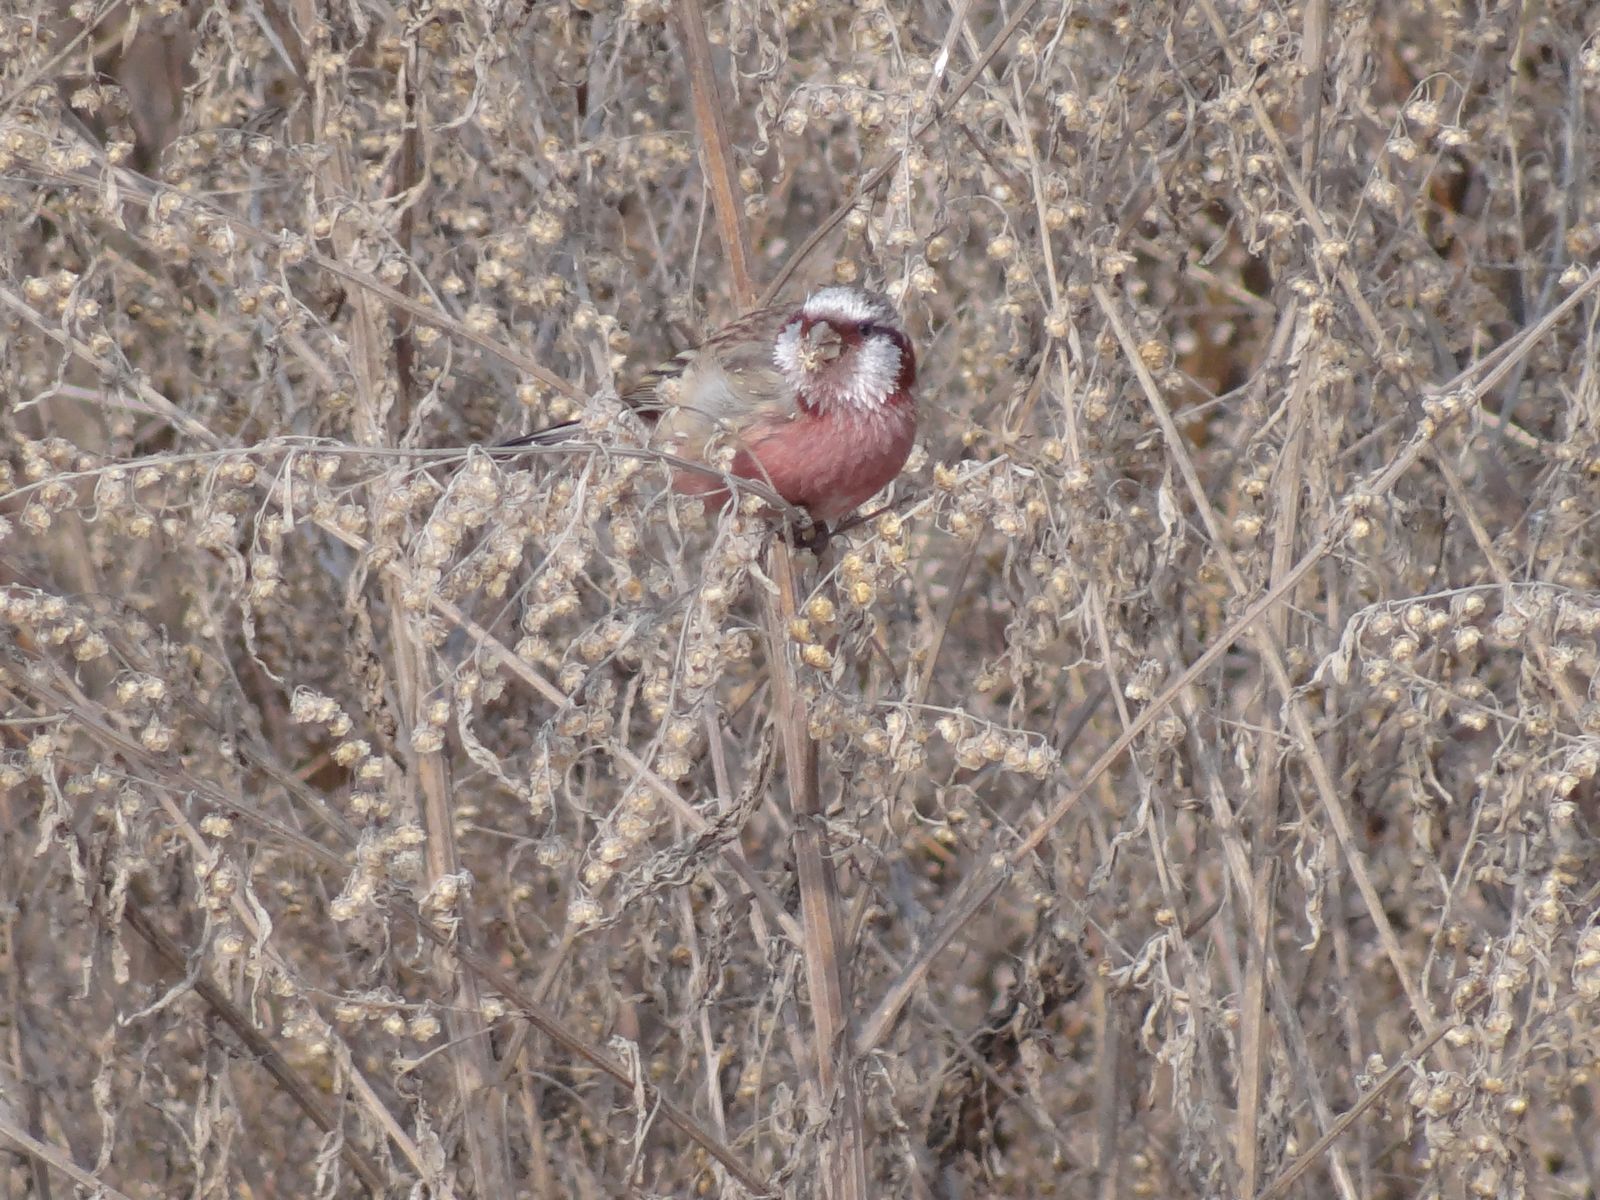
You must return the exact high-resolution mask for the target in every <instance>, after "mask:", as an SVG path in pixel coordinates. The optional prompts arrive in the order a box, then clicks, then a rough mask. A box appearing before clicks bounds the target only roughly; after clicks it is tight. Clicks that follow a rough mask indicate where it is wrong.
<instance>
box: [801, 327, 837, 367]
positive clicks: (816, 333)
mask: <svg viewBox="0 0 1600 1200" xmlns="http://www.w3.org/2000/svg"><path fill="white" fill-rule="evenodd" d="M843 352H844V342H843V340H842V339H841V338H840V337H839V331H838V330H836V329H835V328H834V327H833V326H831V325H828V324H825V323H823V322H820V321H819V322H818V323H817V324H815V325H813V326H812V327H811V328H810V329H808V330H807V331H806V336H805V337H804V339H802V341H801V343H800V355H799V358H800V366H801V368H802V369H803V370H806V371H818V370H821V369H822V368H823V367H824V366H826V365H827V364H828V363H831V362H833V361H834V360H835V359H837V358H838V357H839V355H840V354H842V353H843Z"/></svg>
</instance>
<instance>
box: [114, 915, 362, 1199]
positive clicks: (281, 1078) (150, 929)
mask: <svg viewBox="0 0 1600 1200" xmlns="http://www.w3.org/2000/svg"><path fill="white" fill-rule="evenodd" d="M122 917H123V920H125V921H127V923H128V925H129V926H130V927H131V928H132V929H133V931H134V932H135V933H137V934H138V935H139V936H140V937H141V938H143V939H144V940H145V942H146V943H147V944H148V945H149V946H150V948H151V949H152V950H154V951H155V952H156V954H157V955H159V956H160V958H161V959H162V960H163V961H164V962H165V963H166V964H167V966H168V967H169V968H171V969H172V970H173V971H174V972H175V973H177V974H178V975H179V976H184V975H187V974H188V973H189V955H188V954H187V953H186V952H185V951H184V950H183V948H182V947H180V946H179V945H178V943H177V942H175V941H173V939H172V938H171V937H169V936H168V935H167V932H166V930H164V929H162V928H161V926H160V925H158V924H157V923H156V922H155V921H153V920H151V919H150V916H149V915H148V914H147V913H146V912H145V910H144V908H143V907H142V906H141V905H140V903H139V902H138V901H137V900H135V899H133V898H132V897H129V899H128V901H127V905H126V907H125V908H124V909H123V912H122ZM190 986H191V987H193V988H194V990H195V992H196V994H198V995H199V997H200V998H201V999H202V1000H204V1001H205V1002H206V1005H207V1006H208V1007H209V1008H210V1009H211V1011H212V1012H214V1013H216V1014H217V1016H219V1017H221V1018H222V1019H223V1021H225V1022H227V1025H228V1028H230V1029H232V1030H233V1032H234V1033H235V1035H237V1036H238V1038H239V1040H240V1041H242V1042H243V1043H244V1044H245V1045H246V1046H247V1047H248V1048H249V1050H250V1053H251V1055H252V1056H254V1058H255V1060H256V1062H258V1063H259V1064H260V1065H261V1066H262V1067H263V1068H265V1069H266V1071H267V1072H268V1073H269V1074H271V1075H272V1077H273V1078H274V1079H275V1080H277V1082H278V1086H280V1087H281V1088H283V1090H284V1091H285V1092H287V1093H288V1094H289V1096H290V1098H291V1099H293V1100H294V1102H295V1103H296V1104H297V1105H299V1106H300V1111H301V1112H303V1113H305V1114H306V1116H307V1117H309V1118H310V1119H311V1121H312V1123H313V1124H314V1125H316V1127H317V1128H318V1129H320V1130H322V1131H323V1132H324V1133H332V1132H333V1131H334V1130H336V1129H338V1128H339V1122H338V1120H337V1119H336V1118H335V1117H334V1115H333V1114H332V1113H331V1112H329V1111H328V1108H327V1106H326V1105H325V1104H324V1103H323V1102H322V1097H321V1096H319V1095H318V1094H317V1089H316V1088H314V1087H313V1086H312V1085H311V1084H309V1083H307V1082H306V1081H305V1080H304V1079H303V1078H302V1077H301V1076H300V1073H299V1072H298V1071H296V1070H295V1069H294V1068H293V1067H292V1066H290V1065H289V1063H288V1062H287V1060H285V1059H284V1057H283V1055H282V1054H280V1053H279V1052H278V1049H277V1047H276V1046H274V1045H273V1044H272V1042H271V1041H270V1040H269V1039H268V1038H267V1036H266V1035H265V1034H263V1033H262V1032H261V1031H260V1030H259V1029H257V1028H256V1026H255V1023H254V1022H253V1021H252V1020H251V1019H250V1018H249V1017H248V1016H247V1015H245V1014H244V1013H243V1012H241V1011H239V1009H238V1007H237V1006H236V1005H235V1004H234V1003H233V1002H232V1001H231V1000H229V999H228V997H227V996H226V995H224V994H223V992H222V990H221V989H220V988H218V987H217V985H216V984H214V983H212V982H211V980H209V979H207V978H206V976H205V975H204V974H200V975H197V976H196V977H195V978H194V980H193V981H192V983H191V984H190ZM339 1153H340V1154H341V1155H342V1156H343V1158H344V1160H345V1162H346V1163H348V1164H349V1166H350V1169H351V1170H352V1171H354V1172H355V1173H356V1174H357V1175H359V1176H360V1177H361V1182H362V1183H363V1184H365V1185H366V1188H367V1190H368V1191H370V1192H371V1193H372V1194H373V1195H375V1196H382V1195H384V1194H385V1186H384V1179H383V1173H382V1172H381V1171H379V1170H378V1167H377V1164H375V1163H374V1162H372V1161H371V1160H370V1159H369V1158H368V1157H367V1156H366V1155H365V1154H364V1153H363V1152H362V1151H361V1149H360V1147H358V1146H356V1145H355V1144H354V1143H353V1142H351V1140H350V1139H349V1138H348V1137H347V1136H342V1135H341V1138H340V1146H339Z"/></svg>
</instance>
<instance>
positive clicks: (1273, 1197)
mask: <svg viewBox="0 0 1600 1200" xmlns="http://www.w3.org/2000/svg"><path fill="white" fill-rule="evenodd" d="M1486 998H1487V997H1486V996H1485V995H1483V994H1479V995H1478V996H1476V997H1474V999H1473V1001H1472V1003H1471V1004H1469V1005H1468V1006H1467V1007H1466V1008H1464V1009H1463V1010H1461V1012H1460V1013H1459V1014H1458V1018H1459V1019H1458V1020H1455V1021H1442V1022H1440V1024H1439V1026H1438V1028H1436V1029H1435V1030H1434V1031H1433V1032H1432V1033H1428V1034H1424V1035H1423V1036H1422V1037H1419V1038H1418V1039H1417V1040H1416V1041H1415V1042H1413V1043H1412V1044H1411V1046H1410V1048H1409V1049H1408V1050H1407V1051H1406V1052H1405V1055H1404V1057H1402V1058H1401V1059H1400V1061H1399V1062H1397V1063H1395V1064H1394V1065H1393V1066H1392V1067H1390V1068H1389V1069H1388V1070H1387V1071H1385V1072H1384V1073H1383V1075H1382V1077H1380V1078H1379V1079H1378V1081H1377V1082H1376V1083H1374V1084H1373V1085H1372V1088H1371V1089H1370V1090H1369V1091H1368V1092H1367V1094H1366V1095H1364V1096H1362V1097H1361V1099H1359V1100H1357V1101H1356V1102H1355V1103H1354V1104H1352V1105H1351V1106H1350V1109H1349V1111H1348V1112H1344V1113H1341V1114H1340V1115H1339V1119H1338V1120H1336V1121H1334V1123H1333V1124H1332V1125H1331V1126H1329V1128H1328V1132H1327V1133H1325V1134H1323V1135H1322V1136H1321V1137H1319V1138H1318V1139H1317V1140H1316V1141H1315V1142H1314V1143H1312V1146H1311V1148H1310V1149H1309V1150H1307V1151H1306V1152H1305V1153H1304V1154H1302V1155H1301V1156H1300V1157H1299V1158H1297V1159H1295V1160H1294V1162H1293V1163H1291V1164H1290V1165H1289V1168H1288V1169H1287V1170H1286V1171H1284V1173H1283V1174H1282V1175H1280V1176H1278V1178H1276V1179H1274V1180H1273V1181H1272V1182H1271V1183H1270V1184H1268V1185H1267V1186H1266V1187H1265V1188H1264V1189H1262V1191H1261V1192H1260V1194H1259V1195H1257V1196H1256V1200H1281V1198H1282V1197H1284V1196H1287V1195H1288V1194H1289V1189H1290V1188H1292V1187H1294V1185H1295V1183H1296V1182H1297V1181H1298V1180H1299V1178H1300V1176H1302V1175H1304V1174H1305V1173H1306V1172H1307V1171H1309V1170H1310V1169H1311V1168H1312V1167H1314V1166H1316V1164H1317V1160H1318V1159H1319V1158H1321V1157H1322V1156H1323V1155H1324V1154H1325V1153H1327V1151H1328V1147H1330V1146H1332V1145H1333V1144H1334V1143H1335V1142H1337V1141H1338V1140H1339V1139H1340V1138H1341V1137H1343V1136H1344V1134H1345V1131H1346V1130H1348V1129H1349V1128H1350V1126H1352V1125H1354V1124H1355V1123H1356V1121H1358V1120H1359V1119H1360V1117H1361V1114H1362V1113H1364V1112H1366V1111H1367V1109H1369V1108H1371V1107H1372V1106H1373V1105H1374V1104H1376V1103H1377V1102H1378V1100H1380V1099H1381V1098H1382V1097H1383V1094H1384V1093H1385V1092H1387V1091H1388V1090H1389V1089H1390V1088H1391V1087H1393V1086H1394V1083H1395V1081H1396V1080H1397V1079H1399V1078H1401V1077H1402V1076H1404V1075H1409V1074H1411V1073H1412V1072H1414V1071H1416V1070H1417V1069H1418V1068H1419V1067H1420V1066H1421V1064H1422V1057H1423V1055H1425V1054H1427V1053H1428V1051H1430V1050H1432V1049H1433V1047H1434V1046H1435V1045H1437V1044H1438V1042H1439V1040H1440V1039H1441V1038H1443V1037H1444V1036H1445V1034H1447V1033H1449V1032H1450V1031H1451V1030H1452V1029H1459V1028H1461V1025H1462V1020H1464V1019H1465V1018H1466V1016H1467V1015H1468V1013H1470V1012H1471V1011H1472V1010H1473V1009H1475V1008H1477V1007H1478V1006H1479V1005H1480V1004H1482V1003H1483V1001H1484V1000H1485V999H1486Z"/></svg>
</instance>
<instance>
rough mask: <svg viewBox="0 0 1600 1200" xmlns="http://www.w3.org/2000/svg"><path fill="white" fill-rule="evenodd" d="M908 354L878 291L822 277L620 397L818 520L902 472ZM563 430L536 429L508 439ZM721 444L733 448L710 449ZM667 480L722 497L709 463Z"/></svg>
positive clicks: (666, 431)
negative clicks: (800, 298) (791, 301)
mask: <svg viewBox="0 0 1600 1200" xmlns="http://www.w3.org/2000/svg"><path fill="white" fill-rule="evenodd" d="M916 378H917V360H916V354H915V352H914V351H913V350H912V348H911V340H910V338H908V337H907V336H906V334H905V331H904V330H903V329H902V328H901V326H900V316H899V314H898V313H897V312H896V311H895V308H894V305H893V304H892V303H891V302H890V300H889V298H888V297H887V296H884V295H881V294H880V293H878V292H871V291H867V290H865V289H864V288H858V287H846V286H839V287H825V288H821V289H819V290H817V291H815V292H812V293H811V295H809V296H807V297H806V299H805V301H804V303H802V304H801V305H800V307H799V308H790V307H782V306H780V307H775V308H763V309H757V310H756V311H754V312H750V313H747V314H745V315H744V316H743V317H740V318H739V319H738V320H737V321H735V322H733V323H732V324H730V325H727V326H724V327H723V328H722V329H720V330H718V331H717V332H716V333H714V334H712V335H711V336H710V337H708V338H707V339H706V340H705V341H704V342H702V343H701V344H700V345H698V346H695V347H693V348H692V349H689V350H685V351H683V352H682V353H681V354H678V355H677V356H676V357H674V358H673V359H671V360H670V361H669V362H667V363H664V364H663V365H662V366H660V367H658V368H657V369H656V370H655V371H652V372H651V373H650V374H649V375H647V376H646V377H645V378H644V379H642V380H641V381H640V382H639V383H638V384H637V385H636V386H634V387H632V388H629V389H628V391H627V392H626V393H625V394H624V395H623V399H624V400H625V401H626V402H627V403H629V404H632V405H634V406H635V407H636V408H638V409H639V410H640V411H641V412H645V413H647V414H648V413H655V414H657V421H656V427H655V434H654V436H653V437H652V439H651V444H652V445H653V446H654V447H655V448H657V449H660V450H662V451H664V452H666V453H669V454H672V455H674V456H675V457H677V458H680V459H683V460H686V461H687V462H690V463H705V464H707V465H708V466H710V467H713V468H714V467H716V466H717V464H718V463H719V460H720V461H722V462H726V471H727V473H728V474H730V475H733V476H735V477H737V478H741V479H749V480H752V481H755V482H758V483H764V484H766V485H767V486H768V487H770V488H771V489H772V490H773V491H774V492H776V493H777V494H778V495H779V496H781V497H782V498H783V499H784V500H786V501H787V502H788V503H790V504H792V505H794V506H795V507H796V508H803V509H805V510H806V511H807V512H809V513H810V515H811V518H812V519H813V520H814V521H817V522H818V523H820V524H824V525H825V524H827V523H828V522H830V521H836V520H838V519H839V518H840V517H843V516H845V515H847V514H848V513H850V512H852V511H854V510H855V509H856V508H857V507H859V506H860V505H861V504H862V503H863V502H865V501H866V500H867V499H869V498H870V497H872V496H873V495H875V494H876V493H877V492H879V491H880V490H882V489H883V488H884V487H885V486H886V485H887V484H888V483H889V482H890V481H891V480H893V479H894V478H895V476H897V475H898V474H900V469H901V468H902V467H904V466H905V462H906V458H907V456H908V455H909V454H910V453H911V444H912V442H913V441H914V440H915V438H916V432H917V405H916V399H915V397H914V396H913V394H912V388H913V386H914V385H915V383H916ZM568 436H571V429H570V427H560V428H555V429H547V430H543V431H541V432H539V433H534V434H530V435H528V436H527V437H523V438H518V439H517V440H516V441H514V442H511V443H507V444H508V445H526V444H529V443H533V442H547V441H555V440H559V439H560V438H562V437H568ZM723 447H726V448H727V449H728V450H729V451H731V458H729V457H728V456H727V455H725V454H724V455H719V453H718V451H719V450H720V449H721V448H723ZM672 486H673V488H674V490H676V491H678V492H681V493H685V494H689V495H700V496H704V497H705V498H706V500H707V502H708V503H710V504H718V503H723V502H726V500H727V497H728V488H727V485H726V483H725V482H724V481H723V479H722V478H721V477H720V475H719V473H717V472H716V471H715V470H711V471H700V470H695V469H692V468H688V467H680V468H678V469H677V470H676V471H675V472H674V474H673V481H672Z"/></svg>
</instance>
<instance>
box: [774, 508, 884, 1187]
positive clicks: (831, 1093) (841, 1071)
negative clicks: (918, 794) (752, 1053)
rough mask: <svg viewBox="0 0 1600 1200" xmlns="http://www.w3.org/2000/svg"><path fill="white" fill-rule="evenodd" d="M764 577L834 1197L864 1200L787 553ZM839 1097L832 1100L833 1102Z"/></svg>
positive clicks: (834, 910)
mask: <svg viewBox="0 0 1600 1200" xmlns="http://www.w3.org/2000/svg"><path fill="white" fill-rule="evenodd" d="M771 547H772V553H771V555H770V557H769V560H768V565H769V573H770V575H771V578H772V581H773V582H774V583H775V584H776V585H777V589H778V594H777V596H776V597H775V598H773V599H772V600H771V601H770V602H769V603H768V604H767V605H766V606H765V607H766V615H767V644H768V647H769V650H768V653H769V655H770V659H769V661H770V663H771V669H772V688H773V716H774V719H775V720H776V721H777V722H778V725H779V729H780V731H781V733H782V736H783V746H784V761H785V763H786V764H787V768H788V776H789V805H790V809H791V812H792V814H793V819H794V856H795V871H796V873H797V874H798V876H799V883H800V916H801V921H802V923H803V924H804V926H805V940H804V942H803V943H802V946H803V948H804V951H805V962H806V983H807V988H808V990H809V993H810V1000H811V1019H812V1026H813V1029H814V1031H815V1036H816V1045H815V1047H814V1050H815V1053H816V1056H817V1086H818V1090H819V1092H820V1099H821V1102H822V1103H823V1104H824V1105H827V1106H829V1107H830V1108H831V1107H832V1106H833V1105H834V1104H835V1103H836V1102H837V1104H838V1109H837V1112H836V1113H835V1114H834V1115H835V1116H836V1117H837V1118H838V1120H839V1145H838V1146H837V1152H838V1157H837V1159H836V1162H835V1167H834V1185H835V1191H834V1195H835V1197H836V1198H838V1200H844V1198H849V1200H865V1197H866V1196H867V1195H868V1192H867V1178H866V1147H865V1144H864V1141H863V1138H864V1135H865V1129H864V1127H863V1119H864V1114H863V1111H862V1107H861V1097H860V1091H859V1089H858V1087H857V1085H856V1079H855V1067H854V1054H853V1052H852V1048H851V1045H850V1010H849V1004H848V1001H847V999H846V997H845V990H844V957H845V955H844V947H843V946H842V944H841V942H840V936H839V895H838V882H837V880H836V879H835V876H834V872H833V865H832V863H831V862H830V861H829V859H828V857H827V847H826V838H827V834H826V830H825V826H824V822H823V816H822V804H821V798H820V795H819V789H818V780H817V744H816V742H815V741H813V740H812V738H811V735H810V732H809V729H808V721H807V718H806V708H805V699H804V697H803V696H801V695H800V693H799V690H798V688H797V687H796V686H795V679H794V665H793V662H792V661H791V659H790V655H789V652H788V629H789V625H790V622H791V621H793V620H794V618H795V615H796V611H797V605H796V600H795V583H794V571H793V563H792V559H791V552H790V551H789V548H788V547H787V546H786V545H784V544H783V542H782V540H781V539H779V538H774V539H773V540H772V542H771ZM835 1097H837V1101H835Z"/></svg>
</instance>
